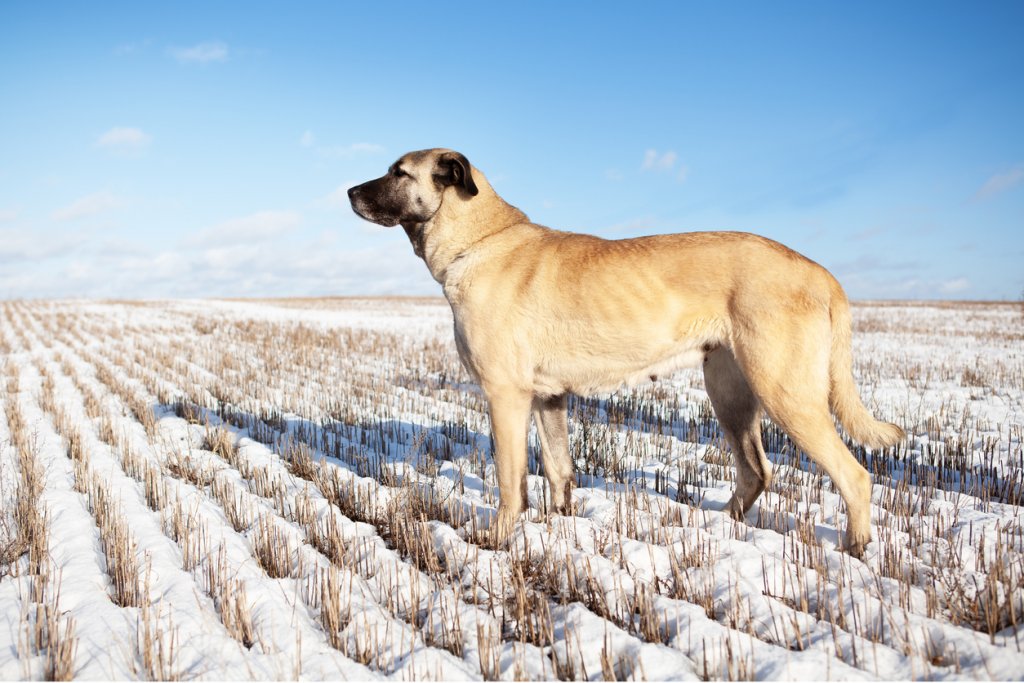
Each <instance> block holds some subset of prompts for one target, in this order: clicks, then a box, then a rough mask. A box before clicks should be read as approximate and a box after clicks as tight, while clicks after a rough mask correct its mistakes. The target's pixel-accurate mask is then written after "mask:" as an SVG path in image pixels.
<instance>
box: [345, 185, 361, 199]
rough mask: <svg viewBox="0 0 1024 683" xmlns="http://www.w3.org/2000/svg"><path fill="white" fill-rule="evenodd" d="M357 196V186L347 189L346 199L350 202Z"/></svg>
mask: <svg viewBox="0 0 1024 683" xmlns="http://www.w3.org/2000/svg"><path fill="white" fill-rule="evenodd" d="M357 194H359V186H358V185H356V186H355V187H350V188H348V198H349V200H350V201H351V200H353V199H355V198H356V195H357Z"/></svg>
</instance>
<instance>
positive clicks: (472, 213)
mask: <svg viewBox="0 0 1024 683" xmlns="http://www.w3.org/2000/svg"><path fill="white" fill-rule="evenodd" d="M473 178H474V181H475V182H476V185H477V188H478V193H477V195H476V196H474V197H472V198H470V199H468V200H462V199H458V198H455V197H452V198H450V199H447V200H446V201H442V202H441V208H440V209H438V211H437V213H435V214H434V216H433V217H432V218H431V219H430V220H429V221H427V222H426V223H410V224H404V223H403V224H402V227H403V228H404V229H405V234H406V235H408V236H409V241H410V242H411V243H412V249H413V251H414V252H415V253H416V255H417V256H419V257H420V258H422V259H423V261H424V262H425V263H426V264H427V268H428V269H429V270H430V274H431V276H432V277H433V278H434V279H435V280H437V282H439V283H440V284H442V285H444V284H445V283H446V280H447V275H448V269H449V267H450V266H451V265H452V264H453V263H454V262H455V261H456V260H457V259H459V258H460V257H462V256H463V255H465V254H466V252H468V251H469V250H471V249H472V247H473V245H474V244H476V243H477V242H479V241H481V240H483V239H485V238H487V237H490V236H491V235H494V234H496V233H498V232H501V231H502V230H504V229H505V228H507V227H509V226H512V225H515V224H518V223H525V222H527V221H528V220H529V219H528V218H527V217H526V214H524V213H523V212H522V211H520V210H519V209H517V208H515V207H514V206H512V205H511V204H509V203H507V202H506V201H505V200H504V199H502V198H501V197H499V196H498V195H497V193H496V192H495V191H494V190H493V189H492V188H491V185H490V183H488V182H487V180H486V179H485V178H483V174H482V173H480V172H479V171H476V172H475V173H474V174H473ZM458 191H459V190H457V189H456V188H450V189H448V190H447V192H451V193H455V192H458ZM480 216H485V217H486V218H487V220H486V221H483V220H481V219H480V218H478V217H480Z"/></svg>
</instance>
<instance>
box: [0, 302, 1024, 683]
mask: <svg viewBox="0 0 1024 683" xmlns="http://www.w3.org/2000/svg"><path fill="white" fill-rule="evenodd" d="M854 328H855V329H854V357H855V363H856V366H855V372H856V375H857V380H858V384H859V387H860V391H861V395H862V396H863V398H864V400H865V402H866V403H867V405H868V406H869V407H870V408H871V409H872V411H873V412H874V413H875V414H876V415H877V416H878V417H880V418H882V419H885V420H891V421H895V422H897V423H899V424H900V425H902V426H903V427H905V428H906V430H907V432H908V434H910V435H911V436H910V437H909V438H908V440H907V442H906V443H905V444H902V445H900V446H899V447H897V448H894V449H892V450H890V451H886V452H874V453H872V452H869V451H864V450H863V449H860V448H857V449H855V453H856V454H857V455H858V457H859V458H860V459H861V460H862V462H864V463H865V464H866V466H867V467H868V468H869V469H870V470H871V471H872V473H873V475H874V483H875V485H874V490H873V494H872V502H873V505H872V534H873V538H874V541H873V542H872V543H871V544H870V545H869V546H868V548H867V552H866V554H865V557H864V560H863V561H861V560H856V559H852V558H851V557H849V556H848V555H845V554H843V553H841V552H839V551H837V549H836V548H837V544H838V541H839V531H840V530H842V529H843V528H845V511H844V507H843V505H842V504H841V502H840V499H839V496H838V494H837V492H836V489H835V488H834V487H833V486H832V485H831V483H830V481H829V480H828V478H827V477H823V476H822V475H821V474H820V473H818V472H817V471H815V469H814V468H813V466H810V465H809V464H808V462H807V461H806V459H805V458H804V457H803V456H802V454H801V453H799V452H797V451H795V450H794V448H793V447H792V445H791V443H790V442H789V441H788V440H787V439H786V437H785V436H784V435H783V434H781V433H779V432H778V431H776V430H774V429H773V428H772V427H770V426H767V425H766V428H765V440H766V446H767V450H768V451H769V452H770V455H769V457H770V458H771V459H772V461H773V462H774V463H775V481H774V483H773V485H772V487H771V489H770V491H769V492H767V493H766V494H765V495H764V496H762V498H761V499H760V500H759V501H758V503H757V504H756V505H755V506H754V509H753V510H751V512H750V514H749V515H748V517H747V519H746V521H745V522H742V523H739V522H734V521H733V520H732V519H730V518H729V516H728V515H727V514H726V513H725V512H723V508H724V506H725V503H726V501H727V500H728V498H729V495H730V492H731V489H732V487H733V482H732V478H733V468H732V466H731V464H730V461H729V457H728V455H727V454H725V453H723V451H722V448H723V442H722V437H721V434H720V433H719V431H718V429H717V425H716V422H715V420H714V418H713V416H712V415H711V412H710V407H709V403H708V401H707V397H706V394H705V393H704V391H703V384H702V380H701V377H700V374H699V371H694V372H682V373H679V374H677V375H675V376H673V377H670V378H667V379H663V380H660V381H658V382H653V383H650V384H648V385H645V386H642V387H638V388H634V389H628V390H623V391H620V392H617V393H615V394H611V395H607V396H601V397H597V398H593V399H587V400H582V399H581V400H576V401H573V402H571V403H570V437H571V441H572V452H573V454H574V456H575V458H576V465H577V473H578V474H577V485H578V486H577V489H576V491H575V493H574V497H573V502H574V504H575V509H576V514H575V515H574V516H571V517H562V516H556V515H549V514H548V513H547V511H546V510H545V503H544V479H543V477H542V476H540V472H539V470H538V466H537V462H538V458H537V457H536V452H535V449H536V439H535V436H531V449H534V450H532V451H531V468H530V471H531V476H530V479H529V484H530V511H529V513H528V514H527V515H525V516H524V518H523V519H524V521H523V523H522V524H521V525H520V527H519V528H518V529H517V532H516V535H515V539H514V541H513V542H512V544H511V545H510V546H508V547H502V548H494V547H492V546H491V545H490V544H489V543H488V540H487V534H486V533H485V531H486V529H487V527H488V525H489V524H490V521H491V519H492V518H493V517H494V515H495V513H496V505H497V500H496V497H497V487H496V481H495V476H494V468H493V464H492V462H491V459H490V440H489V430H488V421H487V416H486V415H487V413H486V404H485V402H484V400H483V397H482V395H481V394H480V392H479V390H478V389H477V388H476V387H474V386H473V385H472V384H470V383H469V380H468V377H467V376H466V374H465V372H464V371H463V370H462V369H461V367H460V366H459V362H458V359H457V357H456V355H455V351H454V345H453V342H452V335H451V313H450V311H449V309H448V308H447V306H446V305H445V304H444V302H442V301H435V300H430V299H422V300H403V299H397V300H384V299H381V300H348V299H330V300H328V299H322V300H316V299H311V300H291V301H173V302H158V303H145V304H142V303H132V302H104V303H98V302H71V301H67V302H62V301H56V302H6V303H0V386H2V387H3V394H2V396H3V401H2V406H0V511H2V518H0V679H19V678H32V679H39V678H50V679H69V678H72V677H74V678H82V679H108V678H113V679H192V678H200V679H233V680H240V679H282V678H285V679H289V678H302V679H367V680H369V679H377V678H388V679H400V680H423V679H447V680H479V679H488V680H497V679H502V680H511V679H577V680H579V679H588V680H611V679H650V680H666V679H686V680H697V679H700V680H719V679H730V680H736V679H773V680H791V679H797V680H806V679H839V680H865V679H867V680H875V679H879V678H881V679H952V680H957V679H999V680H1020V679H1024V650H1022V648H1024V535H1022V534H1024V531H1022V529H1024V508H1022V507H1021V504H1022V501H1024V451H1022V436H1024V343H1022V341H1024V312H1022V310H1021V307H1020V305H1019V304H1017V305H1011V304H944V305H943V304H911V303H908V304H868V303H864V304H858V305H856V306H855V307H854Z"/></svg>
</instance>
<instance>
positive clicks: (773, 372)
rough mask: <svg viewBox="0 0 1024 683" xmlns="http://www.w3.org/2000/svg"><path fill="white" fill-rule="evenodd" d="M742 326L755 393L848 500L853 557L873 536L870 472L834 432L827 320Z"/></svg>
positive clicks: (739, 353) (741, 352) (746, 370)
mask: <svg viewBox="0 0 1024 683" xmlns="http://www.w3.org/2000/svg"><path fill="white" fill-rule="evenodd" d="M767 334H770V332H765V331H764V330H761V329H760V328H753V327H751V328H747V329H745V330H742V331H741V335H739V338H740V339H741V340H742V342H741V344H739V345H738V346H736V348H735V354H736V359H737V361H738V363H739V365H740V367H741V368H742V369H743V374H744V376H745V377H747V379H748V381H749V383H750V386H751V388H752V389H753V391H754V394H755V395H756V396H757V397H758V398H759V399H760V401H761V404H762V405H763V406H764V408H765V410H766V411H767V412H768V415H769V416H770V417H771V419H772V420H773V421H774V422H775V423H776V424H777V425H779V427H781V428H782V429H783V430H785V432H786V433H787V434H789V436H790V438H792V439H793V441H794V442H795V443H796V445H797V446H798V447H799V448H800V449H801V450H803V451H804V452H805V453H806V454H807V455H808V456H809V457H810V458H811V459H812V460H813V461H814V462H815V463H816V464H817V465H818V466H819V467H821V468H822V469H823V470H825V473H826V474H828V476H829V477H830V478H831V479H832V482H833V483H834V484H835V485H836V487H837V488H838V489H839V493H840V495H842V498H843V500H844V501H845V502H846V508H847V527H846V538H845V544H844V545H845V548H846V550H847V552H849V553H850V554H851V555H854V556H855V557H859V556H861V555H862V554H863V551H864V546H865V545H867V544H868V543H869V542H870V541H871V476H870V475H869V474H868V472H867V470H865V469H864V467H863V466H862V465H861V464H860V463H859V462H857V459H856V458H855V457H854V456H853V454H852V453H851V452H850V450H849V449H848V448H847V447H846V444H844V443H843V440H842V439H841V438H839V434H838V433H837V432H836V427H835V423H834V422H833V420H832V414H831V412H830V411H829V387H830V384H829V356H828V354H829V352H830V349H829V347H830V344H829V341H830V338H831V337H830V334H831V333H830V331H829V328H828V321H827V319H826V320H815V319H812V318H810V317H803V318H797V319H795V320H793V321H791V324H790V325H789V326H788V328H787V329H786V330H785V332H778V331H777V337H778V338H774V339H772V338H768V337H766V336H761V335H767Z"/></svg>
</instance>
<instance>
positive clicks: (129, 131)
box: [96, 127, 152, 152]
mask: <svg viewBox="0 0 1024 683" xmlns="http://www.w3.org/2000/svg"><path fill="white" fill-rule="evenodd" d="M151 140H152V138H151V137H150V136H149V135H148V134H146V133H144V132H143V131H142V130H140V129H139V128H125V127H114V128H111V129H110V130H108V131H107V132H105V133H103V134H102V135H100V136H99V138H97V139H96V146H97V147H104V148H107V149H112V150H115V151H125V152H130V151H139V150H142V149H144V148H146V147H148V146H149V143H150V141H151Z"/></svg>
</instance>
